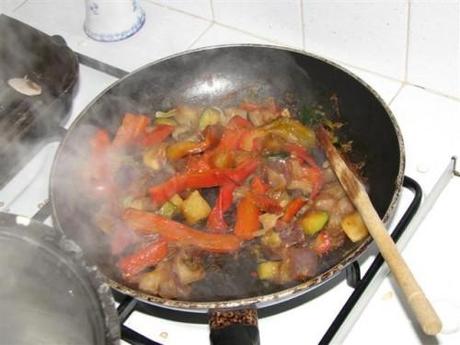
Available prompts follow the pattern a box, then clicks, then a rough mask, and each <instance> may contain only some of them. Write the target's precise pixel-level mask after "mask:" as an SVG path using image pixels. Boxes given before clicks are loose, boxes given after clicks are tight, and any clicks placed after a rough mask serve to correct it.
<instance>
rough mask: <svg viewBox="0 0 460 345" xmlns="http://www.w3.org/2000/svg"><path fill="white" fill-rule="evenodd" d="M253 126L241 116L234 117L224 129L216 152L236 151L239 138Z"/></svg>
mask: <svg viewBox="0 0 460 345" xmlns="http://www.w3.org/2000/svg"><path fill="white" fill-rule="evenodd" d="M253 127H254V126H253V125H252V124H251V123H250V122H249V121H248V120H245V119H243V118H242V117H241V116H234V117H232V118H231V119H230V121H229V122H228V124H227V126H226V127H225V130H224V133H223V134H222V138H221V140H220V143H219V145H218V146H217V149H216V150H222V149H224V150H236V149H237V148H238V146H239V145H240V141H241V138H242V137H243V136H244V135H245V134H246V133H247V132H249V131H250V130H251V129H252V128H253Z"/></svg>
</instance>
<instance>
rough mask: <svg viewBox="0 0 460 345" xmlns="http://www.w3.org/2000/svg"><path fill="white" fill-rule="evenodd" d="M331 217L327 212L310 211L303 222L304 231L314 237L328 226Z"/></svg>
mask: <svg viewBox="0 0 460 345" xmlns="http://www.w3.org/2000/svg"><path fill="white" fill-rule="evenodd" d="M328 220H329V215H328V213H327V212H326V211H309V212H307V214H306V215H305V217H303V219H302V220H301V224H302V228H303V231H305V232H306V233H307V234H308V235H314V234H316V233H317V232H318V231H320V230H321V229H322V228H324V226H325V225H326V223H327V221H328Z"/></svg>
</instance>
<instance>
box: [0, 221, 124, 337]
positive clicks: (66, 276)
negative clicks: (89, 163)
mask: <svg viewBox="0 0 460 345" xmlns="http://www.w3.org/2000/svg"><path fill="white" fill-rule="evenodd" d="M82 256H83V255H82V252H81V249H80V248H79V247H78V246H77V245H76V244H75V242H73V241H71V240H69V239H67V238H65V237H64V236H63V235H62V234H61V233H59V232H58V231H56V230H55V229H53V228H51V227H49V226H46V225H43V224H42V223H38V222H35V221H33V220H31V219H29V218H26V217H21V216H15V215H11V214H6V213H0V271H1V272H2V280H1V282H0V310H2V321H1V322H0V333H1V334H2V342H3V343H5V344H37V343H44V344H95V345H96V344H97V345H99V344H100V345H112V344H118V343H119V338H120V328H119V322H118V315H117V312H116V310H115V305H114V301H113V298H112V294H111V293H110V287H109V286H108V285H107V283H105V281H104V279H103V276H102V275H101V273H100V272H99V271H98V270H97V268H96V267H95V266H93V265H88V264H87V263H86V262H85V260H84V259H83V257H82Z"/></svg>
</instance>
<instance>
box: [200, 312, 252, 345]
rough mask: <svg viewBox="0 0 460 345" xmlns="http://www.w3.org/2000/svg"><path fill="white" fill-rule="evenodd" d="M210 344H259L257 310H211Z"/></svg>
mask: <svg viewBox="0 0 460 345" xmlns="http://www.w3.org/2000/svg"><path fill="white" fill-rule="evenodd" d="M209 327H210V329H211V333H210V339H211V344H212V345H234V344H238V345H259V344H260V339H259V329H258V327H257V310H256V309H255V308H248V309H236V310H233V309H232V310H213V311H211V312H210V315H209Z"/></svg>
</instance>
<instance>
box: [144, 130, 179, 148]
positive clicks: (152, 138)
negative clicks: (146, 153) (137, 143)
mask: <svg viewBox="0 0 460 345" xmlns="http://www.w3.org/2000/svg"><path fill="white" fill-rule="evenodd" d="M174 128H175V127H174V126H169V125H157V126H155V128H154V129H153V130H152V131H151V132H147V133H145V135H144V137H143V138H142V139H141V145H142V146H153V145H157V144H159V143H162V142H163V141H164V140H165V139H166V138H167V137H169V136H170V134H171V133H172V132H174Z"/></svg>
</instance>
